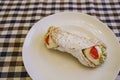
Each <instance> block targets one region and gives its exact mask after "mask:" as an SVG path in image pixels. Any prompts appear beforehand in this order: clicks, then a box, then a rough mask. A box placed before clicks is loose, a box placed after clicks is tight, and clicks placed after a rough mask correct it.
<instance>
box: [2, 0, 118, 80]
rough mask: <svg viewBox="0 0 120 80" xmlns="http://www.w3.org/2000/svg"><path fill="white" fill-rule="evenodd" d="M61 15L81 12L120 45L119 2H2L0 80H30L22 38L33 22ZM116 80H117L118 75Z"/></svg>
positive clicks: (50, 0) (116, 0) (74, 0)
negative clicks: (103, 26)
mask: <svg viewBox="0 0 120 80" xmlns="http://www.w3.org/2000/svg"><path fill="white" fill-rule="evenodd" d="M63 11H73V12H82V13H86V14H89V15H92V16H94V17H96V18H98V19H100V20H101V21H102V22H103V23H105V24H107V25H108V27H109V28H110V29H111V30H112V31H113V33H114V34H115V35H116V37H117V38H118V40H119V42H120V1H119V0H111V1H110V0H106V1H105V0H98V1H96V0H86V1H84V0H1V1H0V80H31V78H30V77H29V75H28V73H27V72H26V69H25V67H24V64H23V60H22V46H23V43H24V40H25V37H26V35H27V33H28V31H29V30H30V28H31V27H32V25H33V24H34V23H35V22H37V21H38V20H40V19H41V18H43V17H45V16H48V15H50V14H53V13H57V12H63ZM116 80H120V73H119V74H118V76H117V77H116Z"/></svg>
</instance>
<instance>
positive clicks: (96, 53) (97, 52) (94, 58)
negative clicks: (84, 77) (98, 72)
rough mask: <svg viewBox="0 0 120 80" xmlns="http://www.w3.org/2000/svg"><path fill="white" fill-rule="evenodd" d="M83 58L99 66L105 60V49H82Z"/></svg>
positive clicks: (100, 46)
mask: <svg viewBox="0 0 120 80" xmlns="http://www.w3.org/2000/svg"><path fill="white" fill-rule="evenodd" d="M82 51H83V54H84V56H85V57H86V58H87V59H88V60H89V61H90V62H91V63H93V64H94V65H100V64H101V63H103V62H104V61H105V59H106V54H105V47H104V46H102V45H98V46H93V47H91V48H87V49H83V50H82Z"/></svg>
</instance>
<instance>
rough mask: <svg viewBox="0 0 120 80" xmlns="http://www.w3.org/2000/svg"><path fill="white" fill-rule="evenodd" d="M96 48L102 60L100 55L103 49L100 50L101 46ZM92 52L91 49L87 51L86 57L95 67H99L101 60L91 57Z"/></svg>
mask: <svg viewBox="0 0 120 80" xmlns="http://www.w3.org/2000/svg"><path fill="white" fill-rule="evenodd" d="M95 48H96V49H97V51H98V55H99V58H100V54H101V53H102V50H101V48H100V47H99V46H95ZM90 50H91V48H89V49H86V50H85V55H86V57H87V58H88V59H89V60H90V61H91V62H93V63H94V64H95V65H99V64H100V62H99V58H98V59H94V58H93V57H92V56H91V55H90Z"/></svg>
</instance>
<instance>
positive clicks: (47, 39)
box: [45, 35, 50, 45]
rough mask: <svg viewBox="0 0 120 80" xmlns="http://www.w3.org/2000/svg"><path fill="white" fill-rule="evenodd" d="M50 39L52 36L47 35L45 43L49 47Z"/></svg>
mask: <svg viewBox="0 0 120 80" xmlns="http://www.w3.org/2000/svg"><path fill="white" fill-rule="evenodd" d="M49 37H50V36H49V35H47V37H46V39H45V42H46V44H47V45H49Z"/></svg>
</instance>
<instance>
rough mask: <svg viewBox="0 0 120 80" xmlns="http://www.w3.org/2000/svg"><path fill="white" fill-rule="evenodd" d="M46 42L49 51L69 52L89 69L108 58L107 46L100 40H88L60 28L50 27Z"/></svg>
mask: <svg viewBox="0 0 120 80" xmlns="http://www.w3.org/2000/svg"><path fill="white" fill-rule="evenodd" d="M44 42H45V45H46V47H47V48H48V49H55V50H59V51H61V52H67V53H69V54H71V55H73V56H74V57H75V58H77V59H78V60H79V62H80V63H81V64H83V65H84V66H87V67H97V66H98V65H101V64H102V63H103V62H104V61H105V60H106V57H107V54H106V45H105V44H104V43H103V42H102V41H101V40H99V39H98V38H95V39H93V38H87V37H86V36H83V35H77V34H74V33H72V32H68V31H64V30H62V29H60V28H59V27H54V26H51V27H49V29H48V31H47V33H46V34H45V38H44Z"/></svg>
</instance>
